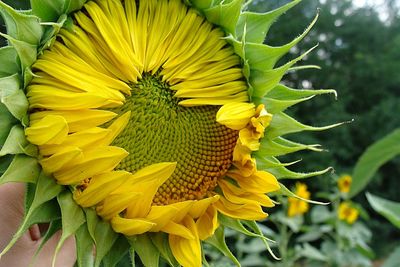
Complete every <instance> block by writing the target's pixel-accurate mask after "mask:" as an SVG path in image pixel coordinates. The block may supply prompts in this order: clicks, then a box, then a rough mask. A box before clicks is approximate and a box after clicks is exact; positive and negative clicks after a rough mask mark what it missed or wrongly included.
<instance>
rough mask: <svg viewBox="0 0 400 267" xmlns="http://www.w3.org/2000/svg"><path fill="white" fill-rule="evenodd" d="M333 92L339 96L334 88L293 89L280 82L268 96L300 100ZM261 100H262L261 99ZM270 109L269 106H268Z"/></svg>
mask: <svg viewBox="0 0 400 267" xmlns="http://www.w3.org/2000/svg"><path fill="white" fill-rule="evenodd" d="M323 94H333V95H334V96H335V98H336V97H337V94H336V91H335V90H332V89H321V90H305V89H301V90H300V89H292V88H289V87H287V86H285V85H283V84H278V85H277V86H275V87H274V89H272V90H271V91H269V92H268V94H267V95H266V96H267V97H268V98H272V99H278V100H298V99H303V98H308V97H311V96H315V95H323ZM260 101H261V100H260ZM267 109H268V107H267Z"/></svg>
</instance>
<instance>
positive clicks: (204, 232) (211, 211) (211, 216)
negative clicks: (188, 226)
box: [196, 205, 219, 240]
mask: <svg viewBox="0 0 400 267" xmlns="http://www.w3.org/2000/svg"><path fill="white" fill-rule="evenodd" d="M218 226H219V223H218V211H217V209H216V208H215V207H214V206H212V205H211V206H209V207H208V208H207V210H206V212H205V213H203V215H201V217H200V218H199V219H198V220H197V221H196V227H197V230H198V233H199V238H200V240H206V239H207V238H209V237H210V236H212V235H213V234H214V232H215V230H216V229H217V228H218Z"/></svg>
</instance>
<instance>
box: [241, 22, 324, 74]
mask: <svg viewBox="0 0 400 267" xmlns="http://www.w3.org/2000/svg"><path fill="white" fill-rule="evenodd" d="M317 19H318V15H317V16H315V18H314V20H313V21H312V22H311V24H310V25H309V26H308V27H307V29H306V30H305V31H304V32H303V33H302V34H301V35H300V36H298V37H297V38H295V39H294V40H293V41H291V42H290V43H288V44H285V45H283V46H279V47H273V46H269V45H264V44H255V43H246V44H245V46H244V47H245V55H246V56H245V57H246V60H248V61H249V64H250V66H251V69H253V70H259V71H266V70H270V69H272V68H273V67H274V66H275V64H276V63H277V62H278V60H279V59H281V58H282V57H283V56H284V55H285V54H287V53H288V52H289V50H290V49H291V48H292V47H294V46H295V45H296V44H298V43H299V42H300V41H301V40H302V39H303V38H304V37H305V36H306V35H307V34H308V32H309V31H310V30H311V28H312V27H313V26H314V24H315V23H316V22H317ZM246 41H248V40H247V39H246ZM299 59H301V57H300V58H299ZM299 59H297V61H298V60H299ZM292 65H293V64H292ZM289 69H290V68H288V69H287V70H289Z"/></svg>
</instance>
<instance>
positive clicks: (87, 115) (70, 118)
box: [30, 109, 117, 132]
mask: <svg viewBox="0 0 400 267" xmlns="http://www.w3.org/2000/svg"><path fill="white" fill-rule="evenodd" d="M48 115H59V116H62V117H64V119H65V120H66V121H67V123H68V127H69V131H70V132H78V131H83V130H87V129H90V128H93V127H96V126H99V125H102V124H104V123H106V122H108V121H110V120H111V119H113V118H114V117H115V116H117V114H116V113H114V112H111V111H107V110H96V109H83V110H76V111H70V110H68V111H67V110H59V111H58V110H57V111H56V110H52V111H39V112H35V113H32V114H31V115H30V120H31V123H34V122H36V121H38V120H41V119H42V118H44V117H46V116H48Z"/></svg>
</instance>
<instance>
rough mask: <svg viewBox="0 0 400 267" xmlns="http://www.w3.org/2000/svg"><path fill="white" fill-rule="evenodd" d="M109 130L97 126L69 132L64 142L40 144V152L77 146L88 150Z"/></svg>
mask: <svg viewBox="0 0 400 267" xmlns="http://www.w3.org/2000/svg"><path fill="white" fill-rule="evenodd" d="M109 133H110V130H108V129H103V128H99V127H95V128H91V129H88V130H84V131H80V132H76V133H73V134H69V135H68V136H67V138H65V140H64V142H62V143H61V144H59V145H42V146H39V149H40V154H41V155H44V156H48V155H52V154H55V153H58V151H60V150H64V149H66V148H68V147H71V146H73V147H77V148H79V149H81V150H88V149H90V148H92V147H94V146H98V145H99V144H100V143H101V141H102V140H104V139H105V138H106V137H107V135H108V134H109Z"/></svg>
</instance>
